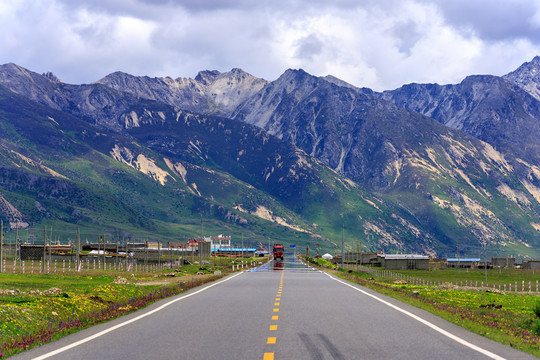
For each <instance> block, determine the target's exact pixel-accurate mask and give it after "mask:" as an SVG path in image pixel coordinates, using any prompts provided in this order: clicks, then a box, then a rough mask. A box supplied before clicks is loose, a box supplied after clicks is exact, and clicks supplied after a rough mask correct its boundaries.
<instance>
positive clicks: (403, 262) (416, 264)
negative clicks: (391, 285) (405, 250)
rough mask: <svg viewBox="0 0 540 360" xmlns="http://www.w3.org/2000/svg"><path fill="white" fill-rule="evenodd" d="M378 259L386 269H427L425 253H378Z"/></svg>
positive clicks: (427, 260) (427, 258)
mask: <svg viewBox="0 0 540 360" xmlns="http://www.w3.org/2000/svg"><path fill="white" fill-rule="evenodd" d="M378 259H379V261H380V262H381V266H382V267H384V268H385V269H387V270H429V256H427V255H417V254H379V255H378Z"/></svg>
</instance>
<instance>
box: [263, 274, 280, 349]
mask: <svg viewBox="0 0 540 360" xmlns="http://www.w3.org/2000/svg"><path fill="white" fill-rule="evenodd" d="M283 275H285V273H284V272H282V273H281V278H280V280H279V287H278V292H277V295H276V300H275V301H276V302H275V303H274V306H279V305H280V301H281V293H282V292H283ZM273 312H274V313H277V312H279V307H274V309H273ZM278 319H279V316H278V315H272V320H273V321H275V320H278ZM269 331H277V324H272V325H270V328H269ZM266 343H267V344H275V343H276V338H275V337H273V336H270V337H268V339H267V340H266ZM263 360H274V353H269V352H268V353H264V357H263Z"/></svg>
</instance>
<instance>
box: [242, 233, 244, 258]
mask: <svg viewBox="0 0 540 360" xmlns="http://www.w3.org/2000/svg"><path fill="white" fill-rule="evenodd" d="M243 261H244V233H242V262H243Z"/></svg>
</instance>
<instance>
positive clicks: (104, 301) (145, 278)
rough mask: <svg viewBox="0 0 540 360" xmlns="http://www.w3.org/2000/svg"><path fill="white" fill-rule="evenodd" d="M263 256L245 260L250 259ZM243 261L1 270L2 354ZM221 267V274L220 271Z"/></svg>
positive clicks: (110, 316) (227, 270)
mask: <svg viewBox="0 0 540 360" xmlns="http://www.w3.org/2000/svg"><path fill="white" fill-rule="evenodd" d="M252 261H253V262H255V261H257V262H258V261H261V260H260V259H244V262H252ZM238 262H239V261H238V260H233V259H219V258H217V259H210V260H209V261H208V263H206V264H205V265H203V267H202V270H201V267H200V265H199V264H193V265H184V266H181V267H179V268H177V269H167V270H163V271H159V272H144V271H138V272H137V271H135V272H133V271H130V272H126V271H111V270H93V269H89V270H85V271H82V272H75V271H72V272H67V271H66V273H62V272H61V271H60V270H58V269H57V272H56V273H50V274H43V273H42V274H39V273H37V270H36V272H35V273H34V274H31V273H29V272H26V273H25V274H23V273H22V268H21V266H20V265H17V266H16V268H15V273H13V272H12V267H6V272H4V273H0V358H4V357H6V356H11V355H13V354H16V353H18V352H20V351H24V350H25V349H28V348H30V347H32V346H36V345H39V344H42V343H45V342H48V341H50V340H52V339H56V338H59V337H62V336H65V335H67V334H70V333H72V332H75V331H78V330H80V329H83V328H86V327H88V326H91V325H94V324H97V323H100V322H103V321H107V320H110V319H113V318H115V317H118V316H121V315H124V314H127V313H129V312H132V311H135V310H138V309H140V308H142V307H145V306H147V305H149V304H151V303H152V302H154V301H156V300H159V299H162V298H165V297H168V296H172V295H176V294H179V293H181V292H184V291H186V290H189V289H191V288H193V287H196V286H199V285H201V284H204V283H206V282H209V281H212V280H215V279H218V278H220V277H222V276H223V275H225V274H227V273H230V272H231V271H232V265H233V264H234V265H235V269H238V267H237V265H238ZM215 271H220V272H221V275H214V272H215Z"/></svg>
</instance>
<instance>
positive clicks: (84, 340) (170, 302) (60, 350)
mask: <svg viewBox="0 0 540 360" xmlns="http://www.w3.org/2000/svg"><path fill="white" fill-rule="evenodd" d="M241 274H242V273H241V272H240V273H237V274H235V275H233V276H231V277H229V278H226V279H224V280H221V281H219V282H217V283H213V284H211V285H209V286H206V287H205V288H203V289H200V290H197V291H195V292H192V293H191V294H187V295H184V296H182V297H179V298H177V299H174V300H171V301H169V302H168V303H165V304H163V305H161V306H160V307H158V308H156V309H154V310H151V311H149V312H147V313H145V314H142V315H139V316H137V317H135V318H133V319H130V320H127V321H124V322H123V323H120V324H118V325H115V326H113V327H110V328H108V329H105V330H103V331H100V332H98V333H97V334H94V335H92V336H89V337H87V338H84V339H82V340H79V341H76V342H74V343H72V344H69V345H66V346H64V347H61V348H60V349H57V350H54V351H51V352H49V353H47V354H43V355H41V356H38V357H36V358H34V359H33V360H42V359H47V358H49V357H51V356H54V355H57V354H60V353H62V352H64V351H66V350H69V349H73V348H74V347H77V346H79V345H82V344H84V343H87V342H89V341H92V340H94V339H96V338H98V337H100V336H103V335H105V334H107V333H110V332H111V331H114V330H116V329H119V328H121V327H123V326H126V325H128V324H131V323H133V322H135V321H137V320H140V319H142V318H145V317H147V316H149V315H152V314H154V313H156V312H158V311H160V310H163V309H164V308H166V307H167V306H169V305H172V304H174V303H175V302H177V301H180V300H184V299H186V298H188V297H191V296H193V295H196V294H199V293H201V292H203V291H206V290H208V289H210V288H212V287H214V286H216V285H219V284H223V283H224V282H226V281H229V280H231V279H234V278H235V277H237V276H238V275H241ZM265 356H266V355H265ZM273 358H274V355H273V354H272V358H271V359H273ZM265 360H266V357H265Z"/></svg>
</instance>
